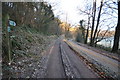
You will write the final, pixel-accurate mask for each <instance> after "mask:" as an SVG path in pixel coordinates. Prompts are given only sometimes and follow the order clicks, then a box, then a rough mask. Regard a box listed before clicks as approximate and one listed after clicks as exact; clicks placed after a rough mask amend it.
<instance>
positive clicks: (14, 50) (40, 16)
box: [2, 2, 61, 64]
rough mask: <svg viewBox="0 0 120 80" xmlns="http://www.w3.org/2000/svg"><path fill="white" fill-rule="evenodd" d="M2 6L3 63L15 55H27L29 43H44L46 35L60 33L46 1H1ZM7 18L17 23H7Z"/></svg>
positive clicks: (10, 60)
mask: <svg viewBox="0 0 120 80" xmlns="http://www.w3.org/2000/svg"><path fill="white" fill-rule="evenodd" d="M2 8H3V9H2V22H3V23H2V25H3V28H2V29H3V43H2V44H3V45H2V48H3V50H2V51H3V60H4V61H5V63H9V64H10V63H11V62H12V61H13V60H14V58H15V55H17V56H18V55H19V56H20V55H29V54H27V52H26V51H27V50H28V49H29V48H30V44H31V45H32V44H34V43H38V44H40V45H43V44H44V43H45V45H46V41H47V42H49V40H46V38H47V36H51V35H60V34H61V32H60V31H61V30H60V27H59V24H58V19H57V18H55V17H54V14H53V11H52V7H51V5H49V4H47V3H46V2H38V3H35V2H3V3H2ZM9 20H11V21H14V22H15V23H16V24H17V25H16V26H11V25H9ZM8 26H10V29H11V30H10V32H8ZM42 36H43V37H42ZM4 61H3V62H4Z"/></svg>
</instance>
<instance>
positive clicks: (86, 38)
mask: <svg viewBox="0 0 120 80" xmlns="http://www.w3.org/2000/svg"><path fill="white" fill-rule="evenodd" d="M89 27H90V16H89V15H88V27H87V33H86V37H85V42H84V43H85V44H87V40H88V35H89Z"/></svg>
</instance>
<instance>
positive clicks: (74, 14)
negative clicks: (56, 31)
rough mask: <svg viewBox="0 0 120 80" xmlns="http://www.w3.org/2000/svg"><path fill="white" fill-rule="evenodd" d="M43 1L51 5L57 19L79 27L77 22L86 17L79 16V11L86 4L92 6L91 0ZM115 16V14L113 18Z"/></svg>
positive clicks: (113, 21)
mask: <svg viewBox="0 0 120 80" xmlns="http://www.w3.org/2000/svg"><path fill="white" fill-rule="evenodd" d="M44 1H46V2H48V3H49V4H51V5H52V7H53V8H52V9H53V12H54V14H55V16H56V17H58V18H59V19H61V20H62V21H65V22H66V21H67V22H68V23H70V24H71V25H73V26H76V25H79V21H80V20H82V19H84V20H87V16H86V15H83V14H80V10H79V9H82V10H84V8H85V5H86V3H91V5H92V0H44ZM86 1H87V2H86ZM88 1H89V2H88ZM100 1H101V0H97V6H99V5H100ZM116 15H117V14H115V16H116ZM107 17H108V16H106V15H105V16H103V18H107ZM107 22H108V21H107ZM109 23H115V24H116V23H117V19H115V18H114V19H111V20H110V21H109ZM109 23H108V24H109ZM106 25H107V24H106ZM104 29H105V28H104Z"/></svg>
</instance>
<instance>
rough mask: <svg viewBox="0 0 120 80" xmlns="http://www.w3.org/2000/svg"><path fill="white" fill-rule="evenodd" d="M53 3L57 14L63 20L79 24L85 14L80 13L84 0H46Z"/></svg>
mask: <svg viewBox="0 0 120 80" xmlns="http://www.w3.org/2000/svg"><path fill="white" fill-rule="evenodd" d="M45 1H47V2H49V3H50V4H52V5H53V11H54V14H55V16H57V17H59V18H60V19H61V20H62V21H67V22H68V23H71V24H72V25H75V24H76V25H77V24H78V23H79V21H80V20H82V19H83V18H84V16H81V15H80V12H79V10H78V9H79V8H80V7H82V6H83V5H84V0H45Z"/></svg>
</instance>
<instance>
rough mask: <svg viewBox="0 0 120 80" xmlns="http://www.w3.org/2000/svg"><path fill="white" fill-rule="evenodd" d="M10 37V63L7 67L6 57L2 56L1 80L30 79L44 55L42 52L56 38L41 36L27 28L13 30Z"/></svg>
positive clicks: (34, 30) (53, 36)
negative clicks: (10, 78) (11, 79)
mask: <svg viewBox="0 0 120 80" xmlns="http://www.w3.org/2000/svg"><path fill="white" fill-rule="evenodd" d="M11 35H12V36H11V53H12V63H11V65H10V66H9V65H8V64H7V62H6V57H7V56H3V78H5V77H23V78H26V77H32V76H31V75H32V74H33V73H34V71H35V70H36V69H37V68H38V66H39V63H40V59H41V57H42V55H44V54H42V52H43V51H44V50H46V49H47V48H48V47H50V44H51V43H53V42H54V41H55V39H56V38H57V37H56V36H55V35H51V36H47V35H43V34H42V33H39V32H38V31H37V30H36V29H34V28H29V27H18V28H15V29H14V31H13V32H11ZM4 47H5V46H4Z"/></svg>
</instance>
